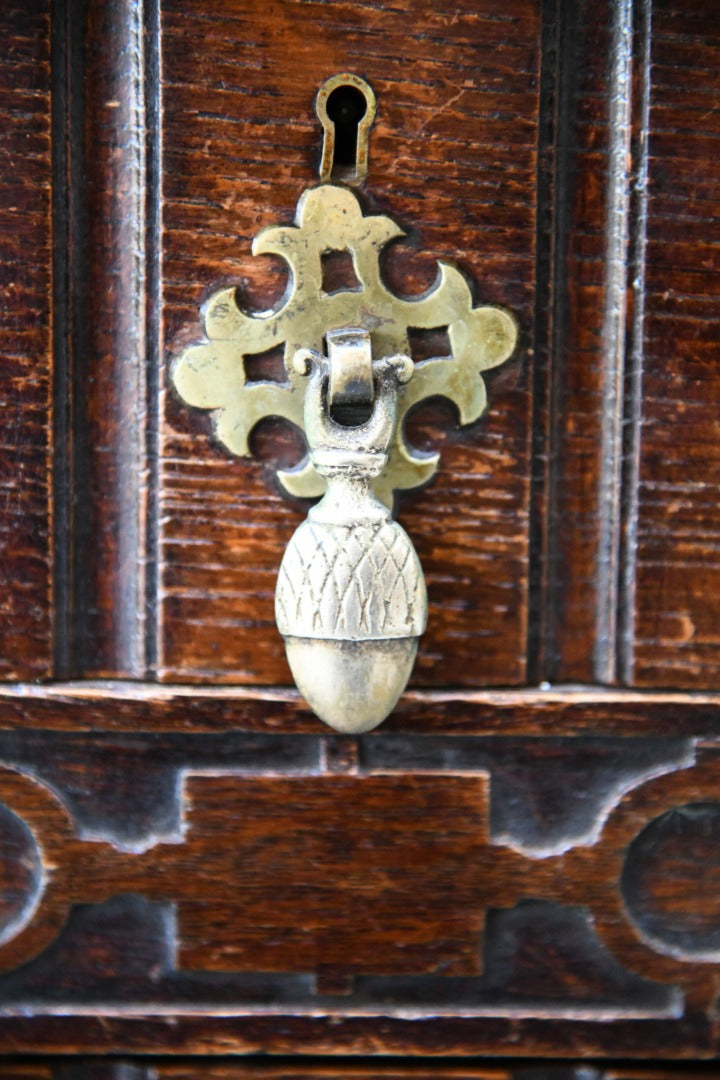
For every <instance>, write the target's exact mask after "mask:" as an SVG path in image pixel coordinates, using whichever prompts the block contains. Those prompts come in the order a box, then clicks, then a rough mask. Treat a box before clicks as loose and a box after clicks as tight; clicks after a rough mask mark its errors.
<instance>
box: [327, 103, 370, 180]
mask: <svg viewBox="0 0 720 1080" xmlns="http://www.w3.org/2000/svg"><path fill="white" fill-rule="evenodd" d="M366 112H367V102H366V100H365V95H364V94H361V93H360V91H359V90H358V88H357V87H356V86H338V87H337V89H335V90H333V92H332V94H331V95H330V97H329V98H328V100H327V114H328V116H329V117H330V119H331V120H332V122H333V124H334V125H335V153H334V154H333V164H332V173H331V176H332V177H333V178H335V177H337V176H339V174H340V171H341V170H343V169H350V171H351V172H352V173H355V172H356V171H357V143H358V126H359V124H360V121H361V120H362V118H363V116H364V115H365V113H366Z"/></svg>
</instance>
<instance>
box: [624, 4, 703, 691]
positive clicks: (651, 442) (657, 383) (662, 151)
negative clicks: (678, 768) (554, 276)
mask: <svg viewBox="0 0 720 1080" xmlns="http://www.w3.org/2000/svg"><path fill="white" fill-rule="evenodd" d="M651 58H652V68H651V72H652V81H651V88H650V94H651V96H650V137H649V165H648V167H649V176H648V185H649V186H648V190H649V202H648V225H647V266H646V297H645V334H644V361H643V376H642V407H641V421H640V422H641V430H640V449H639V452H640V461H639V497H638V510H637V570H636V583H635V584H636V605H635V637H634V656H633V658H632V659H633V667H632V669H631V677H632V679H633V680H634V681H635V682H636V683H639V684H641V685H666V686H688V687H695V688H698V687H702V686H717V685H718V683H719V682H720V674H719V673H720V560H719V559H718V545H719V543H720V509H719V504H718V490H719V489H720V362H719V356H718V325H719V323H720V230H719V229H718V202H719V201H720V174H719V173H718V167H717V161H718V149H717V148H718V139H719V138H720V114H719V113H718V111H717V109H716V108H715V105H716V103H717V70H718V65H720V42H719V41H718V36H717V11H716V10H714V9H713V7H712V5H701V4H695V5H691V8H690V9H688V7H687V6H686V5H683V4H677V3H672V2H668V0H660V2H658V3H656V4H654V5H653V38H652V53H651Z"/></svg>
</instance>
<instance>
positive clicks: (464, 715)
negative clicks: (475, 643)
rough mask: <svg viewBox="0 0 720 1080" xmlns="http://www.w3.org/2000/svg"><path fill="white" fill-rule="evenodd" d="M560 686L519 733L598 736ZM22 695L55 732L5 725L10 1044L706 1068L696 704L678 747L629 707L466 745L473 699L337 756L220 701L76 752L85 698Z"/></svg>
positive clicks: (704, 740) (713, 766) (703, 848)
mask: <svg viewBox="0 0 720 1080" xmlns="http://www.w3.org/2000/svg"><path fill="white" fill-rule="evenodd" d="M560 696H561V695H555V697H554V699H552V700H547V701H545V702H542V701H541V700H538V698H537V697H529V698H528V697H527V695H523V693H522V692H520V693H518V694H516V695H515V701H514V712H515V723H516V725H518V727H521V725H522V723H523V721H522V719H521V717H522V710H523V705H524V708H525V711H526V712H533V711H534V712H535V715H536V718H537V719H538V720H539V725H540V726H545V727H546V728H547V727H551V726H552V725H553V724H555V725H556V727H557V729H558V732H560V731H561V730H562V719H561V717H562V713H563V711H564V712H565V713H566V722H567V714H568V713H572V711H573V709H576V710H578V709H579V710H581V711H582V710H585V718H586V719H585V722H586V723H587V722H588V717H587V705H583V704H582V702H578V701H577V700H575V701H573V700H572V698H571V697H569V698H568V700H567V701H565V702H564V703H561V702H560V701H558V700H557V699H558V697H560ZM636 697H637V698H642V695H636ZM523 698H526V700H524V702H523V700H522V699H523ZM38 699H39V700H38V701H37V702H36V704H35V709H36V715H35V717H34V719H35V721H36V723H37V722H38V721H39V720H40V718H41V716H42V715H43V711H44V710H46V709H52V711H53V713H54V716H55V724H54V728H55V730H50V729H48V728H47V727H46V728H45V729H44V730H43V729H38V730H36V731H34V732H32V733H30V732H29V731H28V729H27V728H26V727H24V726H23V727H21V728H19V729H17V728H16V729H13V728H12V727H6V729H5V730H4V731H0V759H1V760H2V761H3V763H4V764H3V768H2V773H1V774H0V802H1V803H2V818H1V820H0V826H1V827H2V839H3V843H2V848H1V850H2V851H3V852H5V856H4V863H3V866H4V871H5V880H6V882H7V885H6V888H5V891H4V893H3V897H4V910H3V919H4V924H3V927H2V930H3V934H4V938H3V942H2V944H0V962H1V963H2V965H3V968H4V969H5V973H4V974H3V975H2V976H1V977H0V994H1V995H2V1015H0V1042H1V1043H2V1045H4V1046H5V1047H7V1048H8V1049H10V1048H11V1047H13V1048H18V1049H25V1050H28V1051H30V1050H32V1049H33V1047H34V1046H36V1045H37V1041H38V1040H41V1042H42V1045H44V1046H46V1047H47V1049H52V1048H53V1047H56V1048H59V1047H60V1046H61V1045H62V1044H63V1040H66V1039H67V1038H68V1037H69V1032H70V1031H72V1032H73V1035H72V1037H73V1039H75V1040H76V1042H77V1045H78V1047H79V1048H84V1049H85V1050H86V1051H87V1052H92V1050H93V1049H103V1050H113V1051H117V1052H119V1051H121V1050H122V1048H123V1046H125V1045H132V1046H134V1047H135V1048H137V1049H142V1050H144V1051H150V1050H152V1049H153V1047H154V1046H155V1045H156V1040H157V1039H158V1037H159V1036H158V1031H160V1030H163V1025H167V1024H172V1025H176V1028H174V1030H177V1032H178V1039H179V1040H180V1045H178V1046H177V1049H185V1050H189V1051H192V1052H198V1051H204V1050H213V1051H218V1050H220V1049H225V1050H228V1049H233V1050H235V1051H242V1052H252V1051H260V1050H262V1051H267V1050H270V1051H273V1052H276V1053H281V1052H288V1051H292V1052H307V1053H316V1052H321V1051H325V1050H332V1051H333V1052H346V1053H368V1052H373V1053H375V1052H383V1053H406V1052H413V1053H416V1052H424V1051H427V1052H439V1051H441V1050H442V1051H443V1052H446V1053H451V1052H452V1053H482V1052H490V1053H493V1054H503V1053H505V1054H508V1053H512V1054H515V1053H520V1054H524V1055H528V1054H533V1053H536V1054H543V1053H549V1052H551V1048H552V1046H554V1045H555V1046H557V1045H574V1046H582V1047H583V1051H584V1052H587V1053H590V1054H594V1055H602V1054H607V1053H613V1054H618V1055H619V1054H627V1055H631V1056H635V1055H637V1054H643V1055H647V1054H654V1053H658V1052H660V1051H661V1052H662V1053H663V1054H664V1055H666V1056H670V1057H672V1056H676V1055H680V1056H685V1055H688V1054H692V1055H695V1056H698V1057H703V1056H707V1055H712V1054H713V1053H714V1035H713V1032H712V1024H711V1021H710V1020H709V1019H708V1015H709V1014H708V1010H709V1009H711V1003H712V1001H713V1000H714V999H713V994H714V972H715V966H714V965H715V963H716V957H717V952H718V948H720V943H719V940H718V938H719V934H720V927H719V926H718V920H717V896H718V888H719V886H718V866H717V845H718V834H719V831H720V803H718V801H717V784H718V775H719V773H718V771H719V769H720V759H719V758H718V753H717V747H716V740H715V739H714V738H712V737H709V736H708V734H707V732H704V731H703V728H704V727H705V726H707V724H708V721H709V720H713V719H714V717H716V716H717V711H716V710H717V706H716V705H715V707H714V708H713V704H712V703H711V702H705V703H704V704H703V705H702V706H696V707H695V708H693V707H691V706H690V705H687V704H686V706H685V709H684V710H683V709H681V708H679V706H678V703H677V701H673V700H672V696H670V697H669V698H668V699H666V700H665V701H664V702H663V701H656V702H655V704H654V709H655V712H656V714H657V715H658V716H659V717H662V713H663V711H664V710H665V711H666V712H667V710H668V709H670V708H672V710H673V712H672V715H673V716H674V718H675V720H676V722H677V720H678V718H679V719H680V721H681V723H680V724H679V725H678V726H679V727H680V728H682V721H684V724H685V729H686V730H685V733H684V734H665V735H662V736H658V735H653V734H647V733H645V734H643V733H642V731H638V733H637V734H636V735H635V736H634V737H626V738H624V739H618V738H617V737H616V736H608V735H607V734H603V733H602V729H603V724H604V722H605V720H606V717H610V716H611V715H612V713H613V711H614V710H615V709H617V708H620V703H619V702H617V701H616V702H615V703H614V705H612V706H609V707H607V710H606V713H605V714H603V713H602V712H600V711H598V707H597V702H594V703H593V709H594V714H593V720H592V722H593V723H594V724H595V734H592V735H584V736H578V735H572V734H570V735H568V734H564V735H563V734H560V733H558V734H557V735H554V736H542V735H532V736H528V725H527V720H525V728H524V734H522V735H520V734H518V733H517V732H516V733H515V734H505V735H498V734H495V735H491V734H479V733H478V726H479V724H480V723H481V722H482V719H483V717H485V718H486V720H487V721H488V723H487V726H490V725H489V720H490V717H491V715H492V703H491V702H490V701H487V702H485V706H484V709H483V707H482V705H480V704H479V703H478V702H475V703H474V705H471V704H469V703H468V702H465V704H464V707H463V709H462V711H461V709H460V704H459V702H458V703H456V723H457V730H456V733H455V734H454V735H452V736H448V735H444V734H431V733H429V732H427V731H426V733H425V734H420V733H416V734H408V733H407V731H405V730H403V728H406V727H408V726H411V725H412V723H413V714H412V712H411V711H408V712H406V714H405V716H404V718H402V720H403V722H402V723H401V722H400V721H397V722H396V724H395V728H394V729H393V726H392V723H391V724H390V725H389V726H388V728H387V730H383V729H381V732H379V733H378V734H376V735H367V736H363V737H361V738H359V739H354V738H350V737H342V736H336V735H328V734H326V733H325V731H324V730H321V725H320V723H319V722H318V721H315V720H313V719H311V718H310V716H309V715H308V714H304V715H303V714H302V712H300V713H298V718H299V719H303V720H304V722H305V724H306V729H305V732H304V733H294V734H289V735H285V734H281V733H279V732H278V731H277V727H276V722H275V720H274V715H273V714H274V713H276V714H278V715H280V716H282V714H283V711H285V712H287V704H283V703H282V702H276V703H274V704H273V703H272V702H271V701H267V702H266V703H265V706H264V715H263V716H262V717H261V718H258V719H257V720H256V721H255V723H254V724H253V723H248V713H247V703H246V702H245V701H243V699H242V696H241V697H240V698H239V699H238V698H237V696H236V693H235V692H232V691H228V692H227V693H226V694H224V695H222V696H221V697H220V698H219V699H217V698H215V697H214V696H213V695H208V696H207V698H206V700H205V705H204V714H203V708H202V707H199V706H198V699H197V698H196V697H195V696H194V695H192V694H186V695H183V694H179V693H178V694H175V695H171V694H169V693H167V692H163V693H162V694H159V695H157V696H156V698H155V699H152V698H150V697H148V698H147V699H146V700H144V701H143V702H141V703H140V702H139V701H138V695H137V693H134V694H128V697H127V700H126V702H125V704H126V706H127V711H126V712H125V713H123V712H122V711H121V712H118V698H117V697H116V696H115V694H113V695H112V696H111V697H110V698H109V699H107V700H106V701H103V700H102V698H101V697H99V698H98V699H97V700H96V701H95V702H94V704H93V706H92V708H93V710H94V718H95V724H96V727H97V726H99V723H100V722H101V721H102V717H103V716H105V717H106V723H107V730H106V731H105V732H103V733H101V732H99V731H96V732H95V733H94V734H92V735H88V734H87V733H86V732H83V731H82V730H77V728H78V727H81V726H82V721H83V718H84V717H85V716H86V713H85V708H87V707H88V702H87V693H86V692H84V691H83V692H82V697H81V700H80V701H75V702H73V701H72V700H70V699H69V697H68V696H67V695H66V696H65V697H64V698H63V699H57V698H56V697H55V695H53V694H52V692H50V693H44V694H39V695H38ZM40 699H42V700H40ZM632 704H633V703H632V702H626V705H625V707H626V708H631V706H632ZM219 705H220V706H221V708H222V716H223V721H224V724H225V726H226V727H227V728H229V730H224V731H219V732H217V731H216V732H215V733H212V732H211V731H208V730H205V731H202V730H197V731H196V733H195V734H187V733H183V732H182V723H181V720H182V717H183V716H185V717H186V718H187V715H188V712H191V713H192V714H193V719H194V721H195V723H196V724H197V725H198V728H199V727H200V726H201V722H202V720H203V715H204V718H205V722H206V725H208V726H209V725H210V724H211V723H212V721H213V717H214V715H216V713H217V709H218V706H219ZM563 705H564V708H563ZM639 707H640V702H639V701H635V708H636V709H638V711H639ZM26 708H27V706H26ZM428 708H429V706H427V705H426V706H425V709H426V712H427V710H428ZM495 708H496V709H502V708H504V710H505V716H506V719H507V720H508V726H511V723H512V719H511V718H512V715H513V711H512V710H511V709H510V707H509V706H508V703H507V702H505V703H504V705H502V704H501V703H496V706H495ZM645 708H646V713H647V714H651V713H652V711H653V710H652V707H651V705H650V702H648V703H647V704H646V706H645ZM133 711H134V712H139V711H141V712H142V714H143V715H144V718H145V722H146V725H147V726H148V727H152V726H155V728H156V730H155V732H154V733H153V734H146V735H143V734H142V733H137V731H136V730H133V728H134V722H133V715H132V714H133ZM422 714H423V709H422V707H420V706H419V705H416V707H415V718H414V722H415V724H416V725H419V724H420V723H421V722H422ZM6 715H7V714H6ZM46 715H47V714H46ZM28 719H29V717H28V715H27V714H26V716H25V721H26V722H27V720H28ZM153 721H154V724H153ZM119 723H120V724H121V725H122V726H123V730H118V727H117V725H118V724H119ZM693 726H694V735H693V736H690V735H689V734H688V731H690V730H691V728H692V727H693ZM462 727H464V732H463V731H462V730H461V728H462ZM74 728H75V730H73V729H74ZM113 728H114V730H113Z"/></svg>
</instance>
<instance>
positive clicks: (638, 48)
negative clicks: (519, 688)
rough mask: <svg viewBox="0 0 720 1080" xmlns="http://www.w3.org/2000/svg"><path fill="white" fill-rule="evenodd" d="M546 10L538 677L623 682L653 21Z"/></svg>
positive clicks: (615, 13) (619, 7)
mask: <svg viewBox="0 0 720 1080" xmlns="http://www.w3.org/2000/svg"><path fill="white" fill-rule="evenodd" d="M545 10H546V23H545V27H544V42H545V51H544V65H545V66H544V78H543V87H544V94H545V96H544V100H543V113H542V125H541V128H540V138H541V159H540V172H539V181H540V200H541V203H540V210H541V216H540V219H539V230H540V231H539V240H540V247H539V252H538V259H539V270H540V274H539V283H538V290H539V291H538V304H537V307H536V318H537V331H538V349H539V354H538V359H539V361H540V364H539V368H538V375H537V377H536V385H535V408H536V432H535V435H536V449H537V458H536V472H535V478H536V485H535V487H536V494H535V504H534V511H535V521H534V543H535V545H536V547H535V555H536V562H535V574H536V580H535V586H536V590H537V591H536V593H535V595H534V605H533V623H532V624H531V641H530V644H531V657H530V662H531V665H532V668H533V671H534V673H535V675H536V677H537V678H538V679H542V678H545V679H548V680H550V681H552V682H568V681H569V682H572V681H583V682H585V681H593V682H602V683H613V682H615V681H616V678H617V667H618V663H619V662H621V660H622V657H621V656H618V642H617V637H618V631H619V625H618V614H619V602H620V600H621V597H620V595H619V586H620V584H621V578H620V575H621V563H620V560H621V554H622V552H621V545H620V540H621V534H622V531H623V527H624V524H625V522H624V505H623V499H622V490H621V479H622V466H623V452H624V443H623V420H624V412H625V407H626V405H625V399H626V398H627V401H628V402H629V401H630V394H629V392H628V393H627V394H626V393H625V385H624V382H625V380H627V382H628V387H629V386H630V379H629V375H628V371H629V368H630V361H631V356H632V354H631V352H630V347H631V345H632V341H631V336H630V328H631V324H632V318H631V316H632V312H631V309H630V307H629V299H631V280H630V279H631V275H632V274H633V273H634V270H633V252H634V228H635V224H634V223H635V221H636V219H637V207H636V205H635V201H634V199H633V192H634V184H635V177H636V173H637V170H638V168H639V161H638V159H639V155H640V151H641V149H642V148H643V147H644V144H643V143H642V142H641V141H640V135H641V134H642V122H643V116H642V114H641V112H640V110H639V109H637V107H636V104H635V99H636V98H637V95H638V92H639V91H640V90H641V89H642V74H643V62H644V51H643V50H644V46H645V42H646V38H647V32H648V28H647V26H646V23H645V20H644V16H643V4H642V3H637V4H634V5H631V4H624V3H593V2H589V3H584V2H582V3H576V4H567V3H563V2H560V3H556V4H553V3H550V4H547V5H545ZM633 76H635V79H634V78H633ZM627 554H628V558H630V559H633V558H634V551H632V550H630V551H628V553H627Z"/></svg>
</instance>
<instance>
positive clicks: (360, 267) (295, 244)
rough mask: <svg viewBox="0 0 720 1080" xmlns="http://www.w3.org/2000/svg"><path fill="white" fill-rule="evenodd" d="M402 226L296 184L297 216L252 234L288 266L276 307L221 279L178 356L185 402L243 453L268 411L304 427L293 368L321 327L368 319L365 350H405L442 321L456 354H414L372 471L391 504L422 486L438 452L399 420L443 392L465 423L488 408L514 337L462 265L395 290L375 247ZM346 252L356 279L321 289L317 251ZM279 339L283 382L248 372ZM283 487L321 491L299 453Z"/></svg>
mask: <svg viewBox="0 0 720 1080" xmlns="http://www.w3.org/2000/svg"><path fill="white" fill-rule="evenodd" d="M402 235H403V232H402V230H401V229H400V228H399V226H397V225H396V224H395V223H394V222H393V221H392V220H391V219H390V218H388V217H382V216H376V215H369V216H364V215H363V213H362V210H361V209H360V205H359V203H358V200H357V198H356V196H355V195H354V194H353V192H352V191H350V190H348V189H347V188H343V187H337V186H335V185H331V184H324V185H321V186H320V187H317V188H310V189H308V190H307V191H305V192H304V193H303V195H302V196H301V197H300V201H299V203H298V207H297V216H296V224H295V225H291V226H280V227H278V228H269V229H265V230H264V231H263V232H261V233H259V234H258V236H256V238H255V240H254V242H253V246H252V250H253V254H255V255H263V254H273V255H279V256H280V257H281V258H283V259H284V260H285V261H286V262H287V263H288V264H289V266H290V284H289V287H288V290H287V292H286V294H285V296H284V297H283V300H282V302H281V304H280V306H279V308H277V310H275V311H269V312H267V311H266V312H245V311H242V310H241V309H240V308H239V306H238V304H237V300H236V296H235V290H234V289H232V288H230V289H222V290H221V291H220V292H217V293H215V295H214V296H212V297H211V298H210V300H209V302H208V304H207V306H206V308H205V312H204V316H205V333H206V335H207V339H208V340H207V341H206V342H204V343H203V344H199V345H193V346H191V347H190V348H189V349H186V350H185V352H184V353H183V354H182V355H181V356H180V357H179V359H178V361H177V363H176V364H175V368H174V371H173V381H174V383H175V387H176V389H177V391H178V393H179V394H180V396H181V397H182V398H183V400H184V401H186V402H187V403H188V404H189V405H194V406H196V407H198V408H201V409H213V410H216V416H215V432H216V435H217V438H218V439H219V440H220V441H221V442H222V443H223V444H224V445H225V446H226V447H227V448H228V450H230V451H231V453H233V454H239V455H241V456H247V455H249V452H250V451H249V448H248V437H249V435H250V432H251V431H252V429H253V428H254V426H255V425H256V424H257V423H258V421H260V420H262V419H263V418H264V417H266V416H279V417H284V418H285V419H286V420H289V421H291V422H292V423H294V424H297V425H298V426H299V427H302V426H303V402H304V397H305V389H306V381H305V380H304V379H303V378H301V377H300V376H299V375H298V374H297V372H296V371H295V370H294V368H293V365H292V360H293V357H294V355H295V353H296V352H297V351H298V350H299V349H312V350H315V351H317V352H323V351H324V346H325V338H326V334H327V332H328V331H329V330H336V329H342V328H343V327H355V328H359V329H364V330H367V331H368V332H369V334H370V337H371V342H372V352H373V356H375V357H378V358H382V357H384V356H393V355H396V354H409V352H410V347H409V342H408V331H409V330H423V329H425V330H431V329H444V328H445V327H447V338H448V340H449V342H450V346H451V349H452V355H450V356H443V357H434V358H431V359H428V360H424V361H423V362H421V363H418V364H416V365H415V370H414V375H413V378H412V380H411V381H410V382H409V383H407V384H406V385H403V386H402V387H401V388H400V390H399V393H398V424H397V431H396V433H395V436H394V439H393V443H392V445H391V446H390V449H389V455H388V462H387V465H386V467H385V468H384V469H383V471H382V473H381V475H380V476H379V477H378V478H377V479H376V480H375V481H374V485H373V487H374V491H375V494H376V495H377V496H378V498H380V499H381V500H382V501H383V502H384V503H385V504H386V505H387V506H391V505H392V499H393V492H394V491H399V490H408V489H412V488H416V487H419V486H420V485H421V484H424V483H426V482H427V481H428V480H429V479H430V478H431V477H432V476H434V474H435V472H436V471H437V468H438V462H439V455H438V454H433V455H430V456H428V455H425V454H421V453H420V452H419V451H417V450H415V449H414V448H413V447H412V446H410V445H409V444H408V442H407V441H406V437H405V434H404V431H403V419H404V417H405V415H406V414H407V412H408V410H409V409H410V408H412V406H413V405H415V404H417V403H418V402H420V401H423V400H425V399H426V398H429V397H433V396H436V395H439V396H441V397H445V398H449V399H450V401H453V402H454V403H455V405H456V406H457V409H458V412H459V415H460V422H461V423H462V424H469V423H472V422H473V421H475V420H477V419H478V418H479V417H480V416H481V415H482V413H483V411H484V410H485V406H486V404H487V398H486V393H485V384H484V382H483V378H482V372H483V371H485V370H487V369H488V368H492V367H496V366H497V365H498V364H501V363H502V362H503V361H504V360H507V359H508V357H509V356H510V354H511V353H512V351H513V349H514V348H515V343H516V341H517V328H516V324H515V320H514V319H513V317H512V315H510V314H509V313H508V312H507V311H505V310H504V309H502V308H499V307H490V306H483V307H473V304H472V296H471V293H470V288H469V285H468V283H467V281H466V280H465V278H464V277H463V275H462V274H461V273H460V271H459V270H458V269H457V268H456V267H454V266H452V265H451V264H449V263H443V262H441V263H439V264H438V265H439V274H438V278H437V281H436V283H435V285H434V287H433V288H432V289H430V290H429V291H428V292H427V293H425V294H423V295H422V296H419V297H417V298H407V297H398V296H395V295H394V294H393V293H392V292H390V290H389V289H387V288H386V287H385V285H384V284H383V282H382V280H381V277H380V269H379V262H378V260H379V257H380V253H381V251H382V249H383V247H384V246H385V245H386V244H387V243H388V242H389V241H390V240H393V239H395V238H396V237H399V236H402ZM328 251H348V252H350V253H351V254H352V256H353V262H354V267H355V273H356V275H357V279H358V282H359V284H360V288H356V289H347V290H340V291H337V292H332V293H329V294H328V293H325V292H323V290H322V256H323V254H324V253H326V252H328ZM278 345H283V346H284V355H285V368H286V371H287V382H285V383H283V384H279V383H276V382H252V383H249V382H248V381H247V378H246V372H245V358H246V357H248V356H253V355H256V354H258V353H264V352H266V351H267V350H269V349H272V348H273V347H275V346H278ZM278 478H279V480H280V483H281V484H282V486H283V488H284V489H285V491H286V492H287V493H288V494H290V495H294V496H298V497H301V498H313V497H315V496H318V495H322V494H323V492H324V491H325V487H326V483H325V480H324V479H323V477H322V476H320V474H319V473H318V472H317V471H316V470H315V469H314V467H313V465H312V462H311V461H310V458H309V457H307V458H305V459H304V461H302V462H301V463H300V465H299V466H298V467H297V468H296V469H293V470H280V471H279V472H278Z"/></svg>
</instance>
